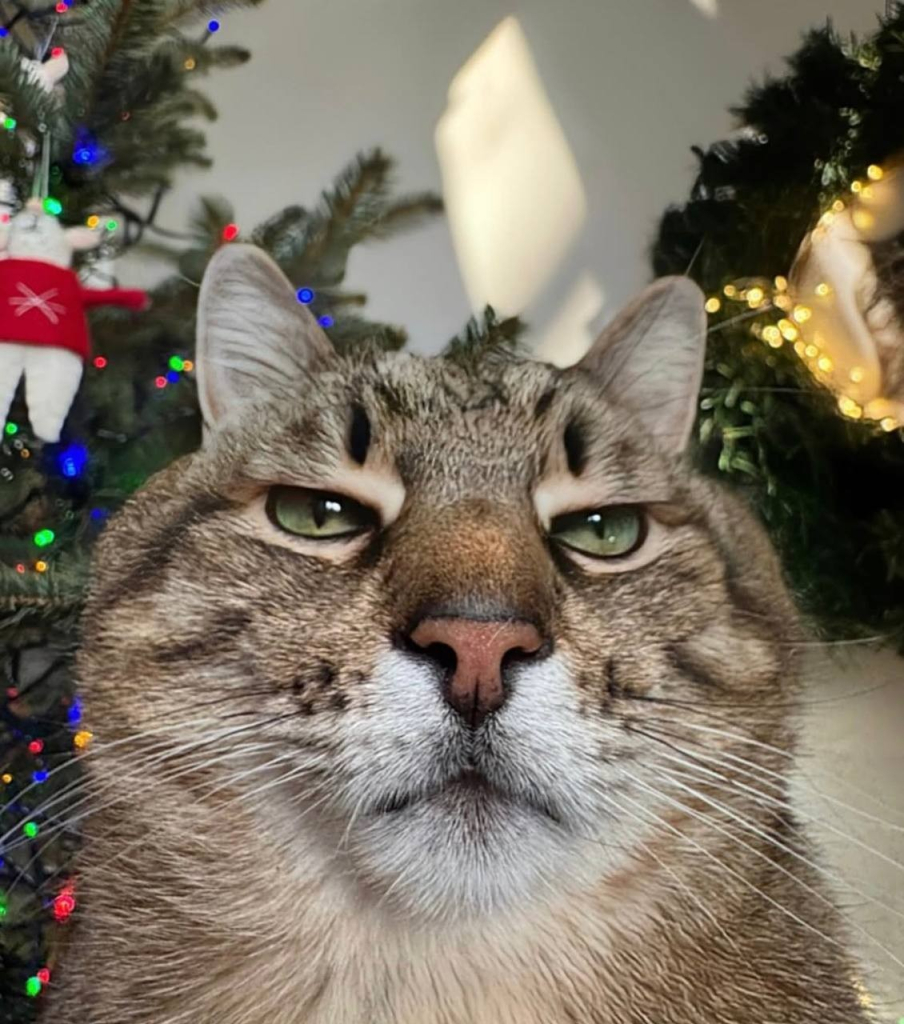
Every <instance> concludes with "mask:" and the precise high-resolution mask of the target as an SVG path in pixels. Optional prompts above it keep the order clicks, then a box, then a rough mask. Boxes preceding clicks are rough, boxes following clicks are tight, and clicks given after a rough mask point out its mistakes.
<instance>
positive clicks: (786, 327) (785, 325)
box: [778, 317, 800, 341]
mask: <svg viewBox="0 0 904 1024" xmlns="http://www.w3.org/2000/svg"><path fill="white" fill-rule="evenodd" d="M778 329H779V330H780V331H781V332H782V337H783V338H785V339H786V340H787V341H797V339H798V338H799V337H800V331H799V330H798V329H797V328H796V327H795V326H794V324H792V323H791V321H790V320H787V319H785V318H784V317H783V318H782V319H781V320H779V322H778Z"/></svg>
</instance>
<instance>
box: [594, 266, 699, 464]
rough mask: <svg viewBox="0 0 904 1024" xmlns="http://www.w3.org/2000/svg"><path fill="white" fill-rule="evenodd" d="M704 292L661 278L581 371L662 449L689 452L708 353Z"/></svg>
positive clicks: (602, 339) (608, 331) (608, 332)
mask: <svg viewBox="0 0 904 1024" xmlns="http://www.w3.org/2000/svg"><path fill="white" fill-rule="evenodd" d="M703 304H704V296H703V292H701V291H700V289H699V288H698V287H697V285H696V284H694V282H693V281H691V280H690V279H689V278H686V277H663V278H660V279H659V280H658V281H656V282H654V283H653V284H651V285H650V286H649V287H648V288H647V289H646V290H645V291H643V292H641V294H640V295H639V296H638V297H637V298H636V299H635V300H634V301H633V302H632V303H631V304H630V305H629V306H627V308H625V309H624V310H622V312H621V313H619V314H618V316H616V318H615V319H614V320H613V321H612V323H610V324H609V325H608V326H607V327H606V328H605V329H604V330H603V333H602V334H601V335H600V336H599V338H597V340H596V342H594V344H593V346H592V348H591V349H590V351H589V352H588V353H587V355H585V356H584V358H583V359H582V360H581V361H580V363H579V364H578V366H579V367H580V368H581V369H583V370H585V371H587V372H588V373H590V374H592V375H593V376H594V377H595V378H596V379H597V380H598V381H599V382H600V384H601V386H602V388H603V391H604V393H605V395H606V397H607V398H608V399H609V400H610V401H611V402H612V403H613V404H614V405H620V406H622V407H623V408H625V409H628V410H629V411H631V412H633V413H634V414H635V415H637V416H638V417H639V418H640V419H642V420H643V422H644V423H645V424H646V425H647V427H648V428H649V430H650V432H651V433H652V434H653V436H654V437H655V438H656V440H657V441H658V442H659V444H660V446H661V447H662V448H663V449H664V450H666V451H669V452H672V453H675V454H678V453H680V452H683V451H684V449H685V448H686V447H687V442H688V439H689V438H690V434H691V430H692V429H693V426H694V418H695V416H696V412H697V396H698V394H699V391H700V382H701V379H702V377H703V357H704V355H705V353H706V311H705V309H704V308H703Z"/></svg>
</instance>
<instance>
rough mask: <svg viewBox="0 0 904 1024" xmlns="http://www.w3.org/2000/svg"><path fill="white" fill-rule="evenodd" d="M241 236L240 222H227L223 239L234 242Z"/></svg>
mask: <svg viewBox="0 0 904 1024" xmlns="http://www.w3.org/2000/svg"><path fill="white" fill-rule="evenodd" d="M238 237H239V226H238V224H227V225H226V227H225V228H223V241H224V242H232V241H234V240H235V239H236V238H238Z"/></svg>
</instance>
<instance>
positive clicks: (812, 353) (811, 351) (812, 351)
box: [804, 344, 819, 359]
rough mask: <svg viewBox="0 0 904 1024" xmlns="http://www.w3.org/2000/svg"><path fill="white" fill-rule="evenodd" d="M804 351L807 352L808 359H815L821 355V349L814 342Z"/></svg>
mask: <svg viewBox="0 0 904 1024" xmlns="http://www.w3.org/2000/svg"><path fill="white" fill-rule="evenodd" d="M804 352H806V354H807V359H815V358H816V357H817V356H818V355H819V349H818V348H817V347H816V346H815V345H813V344H810V345H807V346H806V347H805V348H804Z"/></svg>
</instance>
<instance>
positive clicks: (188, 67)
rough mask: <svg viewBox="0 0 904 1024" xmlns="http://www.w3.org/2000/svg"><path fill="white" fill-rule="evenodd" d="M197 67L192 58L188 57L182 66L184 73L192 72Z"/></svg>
mask: <svg viewBox="0 0 904 1024" xmlns="http://www.w3.org/2000/svg"><path fill="white" fill-rule="evenodd" d="M197 66H198V62H197V61H196V60H195V58H194V57H189V58H188V60H187V61H186V62H185V64H184V67H185V70H186V71H194V70H195V68H196V67H197Z"/></svg>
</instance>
